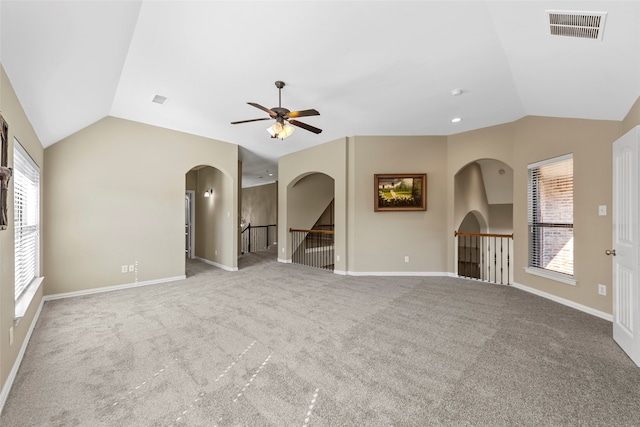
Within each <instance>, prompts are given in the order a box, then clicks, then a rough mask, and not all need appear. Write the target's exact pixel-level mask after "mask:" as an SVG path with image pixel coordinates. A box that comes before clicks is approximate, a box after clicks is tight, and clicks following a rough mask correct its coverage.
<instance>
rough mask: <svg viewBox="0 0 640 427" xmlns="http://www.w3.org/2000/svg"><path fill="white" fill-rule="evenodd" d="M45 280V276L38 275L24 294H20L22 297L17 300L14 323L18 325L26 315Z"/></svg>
mask: <svg viewBox="0 0 640 427" xmlns="http://www.w3.org/2000/svg"><path fill="white" fill-rule="evenodd" d="M43 280H44V277H36V278H35V279H33V280H32V281H31V283H30V284H29V286H28V287H27V289H25V291H24V292H23V293H22V295H20V298H18V299H17V300H16V308H15V314H14V317H13V323H14V325H17V324H18V322H20V319H22V318H23V317H24V315H25V313H26V312H27V309H28V308H29V306H30V305H31V301H33V297H34V296H35V295H36V292H37V291H38V288H40V285H41V284H42V281H43Z"/></svg>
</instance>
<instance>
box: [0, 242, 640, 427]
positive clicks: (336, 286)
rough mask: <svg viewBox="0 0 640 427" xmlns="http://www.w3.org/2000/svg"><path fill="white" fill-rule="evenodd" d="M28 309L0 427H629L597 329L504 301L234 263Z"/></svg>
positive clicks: (497, 289) (621, 390)
mask: <svg viewBox="0 0 640 427" xmlns="http://www.w3.org/2000/svg"><path fill="white" fill-rule="evenodd" d="M187 276H188V277H187V280H185V281H180V282H175V283H167V284H161V285H154V286H147V287H142V288H137V289H130V290H124V291H116V292H109V293H103V294H98V295H92V296H85V297H77V298H69V299H64V300H56V301H49V302H47V303H45V305H44V308H43V311H42V314H41V317H40V319H39V321H38V324H37V326H36V329H35V331H34V333H33V336H32V338H31V342H30V344H29V347H28V349H27V352H26V354H25V358H24V361H23V363H22V366H21V368H20V370H19V372H18V375H17V378H16V381H15V383H14V386H13V389H12V390H11V393H10V395H9V399H8V401H7V403H6V405H5V408H4V412H3V414H2V416H1V417H0V424H1V425H2V426H75V425H79V426H179V425H188V426H209V427H211V426H220V427H222V426H298V427H311V426H314V427H315V426H425V425H433V426H440V425H453V426H476V425H479V426H499V425H514V426H516V425H517V426H522V425H530V426H540V425H546V426H554V425H558V426H631V425H639V424H640V369H638V368H636V367H635V366H634V365H633V363H632V362H631V361H630V360H629V359H628V358H627V357H626V355H625V354H624V353H623V352H622V351H621V350H620V349H619V348H618V347H617V346H616V344H615V343H614V342H613V340H612V338H611V323H609V322H607V321H604V320H601V319H598V318H595V317H592V316H589V315H587V314H584V313H581V312H578V311H575V310H573V309H570V308H567V307H564V306H562V305H559V304H556V303H554V302H551V301H548V300H544V299H541V298H539V297H536V296H533V295H530V294H527V293H525V292H522V291H519V290H517V289H513V288H509V287H506V286H498V285H489V284H484V283H480V282H476V281H468V280H464V279H455V278H420V277H398V278H390V277H344V276H338V275H334V274H332V273H330V272H326V271H322V270H316V269H311V268H305V267H301V266H296V265H290V264H289V265H284V264H278V263H277V262H275V253H274V252H263V253H258V254H248V255H244V256H243V257H242V258H241V260H240V271H238V272H226V271H222V270H220V269H217V268H215V267H211V266H208V265H206V264H204V263H200V262H197V261H196V262H189V263H188V265H187Z"/></svg>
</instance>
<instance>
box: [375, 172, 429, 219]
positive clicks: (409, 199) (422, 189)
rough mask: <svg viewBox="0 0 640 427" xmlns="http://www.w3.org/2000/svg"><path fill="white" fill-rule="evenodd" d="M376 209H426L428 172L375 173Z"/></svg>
mask: <svg viewBox="0 0 640 427" xmlns="http://www.w3.org/2000/svg"><path fill="white" fill-rule="evenodd" d="M373 185H374V187H373V190H374V191H375V196H374V203H375V205H374V209H373V210H374V211H376V212H379V211H426V210H427V174H426V173H413V174H402V173H395V174H375V175H374V184H373Z"/></svg>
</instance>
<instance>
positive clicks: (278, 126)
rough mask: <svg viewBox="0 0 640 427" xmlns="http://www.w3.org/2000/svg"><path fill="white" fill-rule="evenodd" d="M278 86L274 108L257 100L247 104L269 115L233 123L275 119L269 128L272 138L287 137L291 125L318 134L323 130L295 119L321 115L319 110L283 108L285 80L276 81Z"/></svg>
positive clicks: (290, 131)
mask: <svg viewBox="0 0 640 427" xmlns="http://www.w3.org/2000/svg"><path fill="white" fill-rule="evenodd" d="M276 87H277V88H278V106H277V107H273V108H266V107H263V106H262V105H260V104H256V103H255V102H247V104H249V105H252V106H254V107H256V108H259V109H260V110H262V111H264V112H266V113H268V114H269V117H263V118H261V119H250V120H240V121H238V122H231V124H232V125H237V124H240V123H249V122H257V121H260V120H271V119H275V120H276V122H275V123H274V124H273V125H272V126H271V127H269V128H268V129H267V132H269V134H270V135H271V138H280V139H285V138H286V137H288V136H289V135H291V134H292V133H293V128H292V127H291V126H290V124H291V125H293V126H297V127H299V128H302V129H305V130H308V131H309V132H313V133H315V134H318V133H320V132H322V129H318V128H317V127H315V126H311V125H308V124H306V123H302V122H300V121H298V120H294V118H298V117H307V116H319V115H320V113H318V111H317V110H314V109H311V110H301V111H289V110H287V109H286V108H282V88H283V87H284V82H283V81H280V80H278V81H276Z"/></svg>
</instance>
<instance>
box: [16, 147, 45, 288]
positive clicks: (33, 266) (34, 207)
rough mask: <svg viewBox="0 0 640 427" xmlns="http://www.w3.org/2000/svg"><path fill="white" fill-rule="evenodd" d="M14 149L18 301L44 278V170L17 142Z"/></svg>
mask: <svg viewBox="0 0 640 427" xmlns="http://www.w3.org/2000/svg"><path fill="white" fill-rule="evenodd" d="M13 147H14V148H13V188H14V191H13V203H14V211H13V215H14V220H13V225H14V232H15V294H16V300H18V299H19V298H20V297H21V296H22V295H23V294H25V291H26V290H27V289H28V288H29V285H30V284H31V283H32V282H33V281H34V280H35V279H37V278H38V276H39V275H40V271H39V270H40V268H39V266H40V168H39V167H38V165H36V163H35V162H34V161H33V159H31V157H30V156H29V154H28V153H27V152H26V151H25V149H24V148H22V146H21V145H20V143H19V142H18V141H17V140H15V139H14V145H13Z"/></svg>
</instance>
